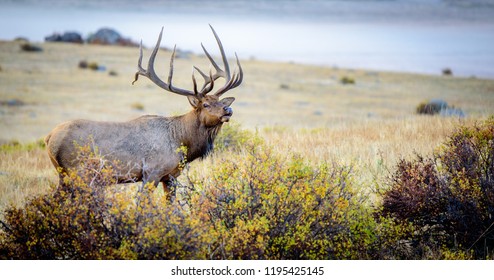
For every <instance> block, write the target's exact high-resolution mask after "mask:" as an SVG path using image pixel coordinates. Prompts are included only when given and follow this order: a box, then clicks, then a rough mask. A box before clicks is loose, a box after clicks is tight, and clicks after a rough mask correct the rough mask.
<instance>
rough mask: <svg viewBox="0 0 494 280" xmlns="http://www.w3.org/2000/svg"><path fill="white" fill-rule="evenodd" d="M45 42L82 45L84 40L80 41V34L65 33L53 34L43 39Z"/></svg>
mask: <svg viewBox="0 0 494 280" xmlns="http://www.w3.org/2000/svg"><path fill="white" fill-rule="evenodd" d="M45 41H46V42H64V43H78V44H82V43H83V42H84V40H82V36H81V34H79V33H77V32H72V31H70V32H65V33H63V34H60V33H53V34H52V35H50V36H46V37H45Z"/></svg>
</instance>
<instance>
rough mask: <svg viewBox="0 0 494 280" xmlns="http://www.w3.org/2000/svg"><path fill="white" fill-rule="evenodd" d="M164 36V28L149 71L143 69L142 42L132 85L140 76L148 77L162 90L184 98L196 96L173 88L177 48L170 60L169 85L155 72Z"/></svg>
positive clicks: (149, 62) (154, 50)
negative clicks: (157, 56)
mask: <svg viewBox="0 0 494 280" xmlns="http://www.w3.org/2000/svg"><path fill="white" fill-rule="evenodd" d="M162 36H163V27H162V28H161V32H160V35H159V36H158V41H157V42H156V46H155V47H154V49H153V52H152V53H151V56H150V57H149V61H148V67H147V69H144V68H142V41H141V46H140V50H139V60H138V62H137V69H138V70H137V72H136V74H135V80H134V81H133V82H132V84H134V83H135V82H136V81H137V79H138V77H139V75H142V76H145V77H147V78H148V79H150V80H151V81H152V82H153V83H154V84H156V85H157V86H159V87H160V88H162V89H164V90H166V91H169V92H173V93H176V94H179V95H184V96H191V95H195V93H194V92H192V91H190V90H186V89H181V88H176V87H174V86H172V77H173V62H174V60H175V50H176V48H174V49H173V53H172V56H171V58H170V73H169V74H168V83H165V82H164V81H162V80H161V79H160V78H159V77H158V75H157V74H156V72H155V70H154V60H155V59H156V55H157V54H158V50H159V48H160V44H161V37H162Z"/></svg>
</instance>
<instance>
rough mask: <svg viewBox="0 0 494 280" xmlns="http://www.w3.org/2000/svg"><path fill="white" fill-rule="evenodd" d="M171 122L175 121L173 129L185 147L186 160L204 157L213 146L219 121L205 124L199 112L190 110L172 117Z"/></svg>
mask: <svg viewBox="0 0 494 280" xmlns="http://www.w3.org/2000/svg"><path fill="white" fill-rule="evenodd" d="M171 122H172V123H175V125H173V126H175V129H173V131H174V134H175V137H177V139H178V140H179V141H180V142H181V143H182V145H184V146H186V147H187V160H188V161H193V160H194V159H196V158H204V157H206V156H207V155H208V154H209V153H210V152H212V150H213V147H214V140H215V139H216V136H217V135H218V133H219V131H220V129H221V126H222V125H223V124H222V123H221V122H219V123H218V124H216V125H214V126H206V125H204V124H203V123H202V122H201V120H200V119H199V112H198V111H197V110H192V111H190V112H189V113H187V114H185V115H181V116H177V117H172V118H171Z"/></svg>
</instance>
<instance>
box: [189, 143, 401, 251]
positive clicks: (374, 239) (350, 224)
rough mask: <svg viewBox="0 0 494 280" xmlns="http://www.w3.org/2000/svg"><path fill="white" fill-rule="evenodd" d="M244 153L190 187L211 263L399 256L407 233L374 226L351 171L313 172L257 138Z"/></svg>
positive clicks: (321, 167)
mask: <svg viewBox="0 0 494 280" xmlns="http://www.w3.org/2000/svg"><path fill="white" fill-rule="evenodd" d="M242 153H243V155H242V157H241V160H239V159H238V158H233V157H226V158H222V159H220V161H221V163H219V164H215V165H214V166H213V168H212V170H211V174H207V175H204V176H199V177H195V180H194V181H192V182H190V183H189V184H190V185H192V186H193V189H194V190H195V193H194V194H193V195H192V196H191V197H189V199H188V200H187V201H188V202H187V204H188V205H189V207H190V209H191V215H193V216H199V215H203V216H204V219H205V220H204V225H208V226H209V232H208V236H209V237H210V238H208V240H209V243H208V245H207V248H208V252H207V256H208V258H211V259H367V258H390V252H391V251H393V253H396V252H397V251H398V250H393V249H392V248H395V247H396V246H395V245H396V242H397V240H400V239H402V238H403V236H404V232H406V231H407V228H406V226H402V225H396V224H393V223H392V222H391V221H387V222H388V224H386V225H384V223H383V224H381V223H379V222H377V221H376V220H374V219H373V218H372V215H371V211H369V209H368V208H367V207H365V204H363V202H362V198H361V197H360V196H359V195H358V194H357V193H356V192H355V190H353V188H352V179H351V175H350V174H351V173H352V170H351V169H350V168H345V167H339V166H337V165H330V164H321V165H319V166H316V167H312V166H310V165H308V164H307V163H306V162H304V160H303V159H302V158H301V157H299V156H296V155H280V154H277V153H276V152H274V151H273V149H272V148H271V147H269V146H266V145H265V144H264V143H263V141H262V140H260V139H259V138H256V137H254V140H251V141H249V142H247V143H246V145H245V148H244V149H243V150H242ZM383 220H384V219H383ZM377 227H379V228H380V229H379V230H376V228H377ZM390 232H394V233H395V234H392V235H393V236H392V238H387V237H390V236H387V237H385V236H386V235H387V234H389V233H390ZM384 250H388V251H386V253H384Z"/></svg>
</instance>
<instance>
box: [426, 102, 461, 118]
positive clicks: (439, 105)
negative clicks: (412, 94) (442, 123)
mask: <svg viewBox="0 0 494 280" xmlns="http://www.w3.org/2000/svg"><path fill="white" fill-rule="evenodd" d="M416 111H417V113H418V114H427V115H435V114H439V115H441V116H444V117H460V118H464V117H465V113H464V112H463V110H461V109H460V108H455V107H454V106H449V105H448V103H447V102H446V101H444V100H442V99H432V100H430V101H429V102H422V103H420V104H419V105H418V106H417V109H416Z"/></svg>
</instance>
